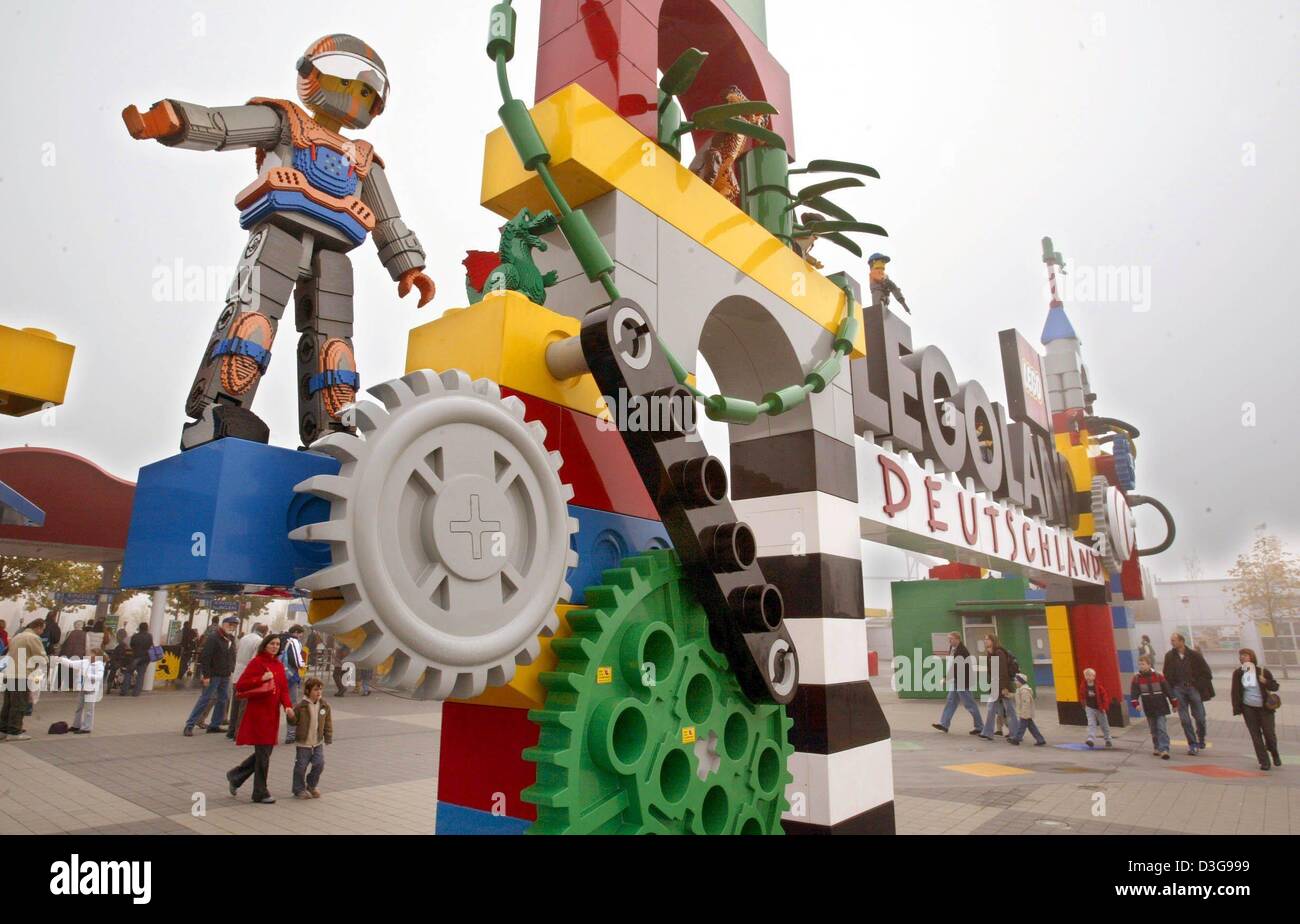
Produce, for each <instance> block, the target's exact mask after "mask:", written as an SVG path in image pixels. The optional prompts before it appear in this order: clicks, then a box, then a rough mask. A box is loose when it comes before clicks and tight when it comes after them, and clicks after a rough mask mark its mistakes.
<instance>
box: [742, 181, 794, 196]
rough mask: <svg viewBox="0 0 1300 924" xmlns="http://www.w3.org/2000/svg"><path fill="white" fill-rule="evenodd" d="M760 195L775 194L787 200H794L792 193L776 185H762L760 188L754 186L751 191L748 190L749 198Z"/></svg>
mask: <svg viewBox="0 0 1300 924" xmlns="http://www.w3.org/2000/svg"><path fill="white" fill-rule="evenodd" d="M762 193H777V194H779V195H782V196H784V197H785V198H787V199H794V197H795V196H794V193H792V192H790V190H788V189H786V188H785V187H784V186H780V185H778V184H776V183H764V184H763V185H762V186H755V187H754V188H753V189H751V190H749V195H751V196H757V195H760V194H762Z"/></svg>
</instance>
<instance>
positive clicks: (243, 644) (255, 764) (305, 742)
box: [182, 616, 342, 805]
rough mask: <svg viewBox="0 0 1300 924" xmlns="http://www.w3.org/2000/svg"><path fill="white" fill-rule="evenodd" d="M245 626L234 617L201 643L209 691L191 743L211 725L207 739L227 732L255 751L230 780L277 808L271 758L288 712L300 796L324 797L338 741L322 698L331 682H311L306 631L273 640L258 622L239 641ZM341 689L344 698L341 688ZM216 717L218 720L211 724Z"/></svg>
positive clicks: (233, 788) (194, 713) (200, 665)
mask: <svg viewBox="0 0 1300 924" xmlns="http://www.w3.org/2000/svg"><path fill="white" fill-rule="evenodd" d="M238 628H239V617H238V616H227V617H226V618H225V619H223V620H222V621H221V622H220V623H219V624H218V625H217V626H216V627H215V628H212V627H210V628H209V630H208V632H207V633H206V634H205V635H204V636H203V638H202V639H201V640H199V641H198V653H197V659H196V661H195V674H196V675H197V677H198V678H199V683H200V684H201V685H202V690H201V692H200V693H199V698H198V700H197V701H196V702H195V704H194V708H193V709H192V710H190V714H189V717H188V718H187V719H186V720H185V726H184V728H183V729H182V734H184V735H185V736H186V737H191V736H193V734H194V729H195V728H196V727H205V733H206V734H210V735H211V734H218V733H222V732H224V733H225V735H226V737H227V738H229V739H230V740H232V741H234V742H235V744H237V745H248V746H251V747H252V748H253V753H251V754H250V755H249V756H248V757H247V758H245V759H244V760H243V761H241V762H240V763H239V764H238V765H237V766H235V767H234V768H233V769H231V770H230V771H229V772H228V773H227V774H226V782H227V784H228V786H229V788H230V794H231V795H232V796H233V795H236V794H237V793H238V792H239V789H240V787H241V786H243V785H244V783H246V782H247V781H248V780H249V778H252V780H253V794H252V795H253V801H254V802H257V803H260V804H263V805H266V804H270V803H273V802H275V798H274V797H273V796H272V795H271V793H270V790H269V788H268V786H267V776H268V774H269V772H270V766H271V752H272V750H273V749H274V747H275V746H276V744H278V743H279V740H280V714H281V712H283V714H284V717H285V721H286V723H287V726H288V731H287V734H286V736H285V739H284V743H285V744H293V745H295V747H296V750H297V755H296V758H295V760H294V767H293V786H292V791H293V795H294V796H295V797H296V798H299V799H319V798H320V789H319V788H318V787H319V783H320V778H321V774H322V773H323V772H324V769H325V745H327V744H330V743H331V742H332V741H333V738H334V723H333V719H332V714H331V710H330V706H329V704H328V703H327V702H326V701H325V699H324V696H323V693H324V684H323V683H322V682H321V680H320V679H319V678H317V677H307V678H306V679H305V681H304V674H305V673H306V667H307V658H308V655H307V651H306V650H305V649H304V647H303V636H304V634H305V631H306V630H305V629H304V628H303V627H302V626H301V625H295V626H291V627H290V628H289V631H287V632H284V633H281V634H273V633H271V632H270V631H269V630H268V627H267V626H266V624H265V623H260V622H259V623H255V624H254V625H253V627H252V629H251V630H250V631H249V632H248V634H246V635H245V636H244V637H243V638H240V639H238V640H236V638H235V633H236V632H237V631H238ZM317 638H319V637H317ZM337 678H338V675H337V674H336V679H337ZM339 689H340V694H341V693H342V686H341V684H340V687H339ZM232 694H233V695H232ZM227 700H230V716H229V721H227V718H226V706H227ZM209 712H211V718H210V719H208V720H207V721H206V722H205V721H204V720H205V717H206V716H207V715H208V713H209Z"/></svg>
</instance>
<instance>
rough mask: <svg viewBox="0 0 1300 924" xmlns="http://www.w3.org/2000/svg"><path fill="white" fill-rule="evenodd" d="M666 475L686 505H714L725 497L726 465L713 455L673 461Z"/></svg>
mask: <svg viewBox="0 0 1300 924" xmlns="http://www.w3.org/2000/svg"><path fill="white" fill-rule="evenodd" d="M668 477H669V478H671V479H672V482H673V487H674V488H676V489H677V492H678V493H679V494H681V495H682V498H683V499H684V501H685V503H686V506H687V507H714V506H716V505H718V504H720V503H722V502H723V501H724V500H726V499H727V467H726V466H725V465H723V464H722V461H721V460H720V459H718V458H716V457H714V456H705V457H704V458H703V459H686V460H685V461H682V462H674V463H673V464H672V465H671V466H670V467H669V469H668Z"/></svg>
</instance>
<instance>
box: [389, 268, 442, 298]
mask: <svg viewBox="0 0 1300 924" xmlns="http://www.w3.org/2000/svg"><path fill="white" fill-rule="evenodd" d="M411 286H415V287H416V288H417V289H419V290H420V304H419V305H418V306H417V307H420V308H423V307H424V306H425V305H427V304H429V302H431V301H433V293H434V292H435V291H436V287H435V286H434V284H433V280H432V279H430V278H429V277H428V276H426V275H424V270H423V269H421V268H419V267H412V268H411V269H409V270H407V271H406V272H405V273H403V274H402V278H401V279H399V280H397V297H398V298H406V296H407V295H409V294H410V292H411Z"/></svg>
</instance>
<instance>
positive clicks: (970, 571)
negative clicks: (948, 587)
mask: <svg viewBox="0 0 1300 924" xmlns="http://www.w3.org/2000/svg"><path fill="white" fill-rule="evenodd" d="M981 576H982V575H981V573H980V566H979V565H963V564H962V563H961V562H949V563H948V564H946V565H935V566H934V567H933V568H931V569H930V578H931V580H935V581H965V580H969V579H972V578H973V579H976V580H978V579H979V578H980V577H981Z"/></svg>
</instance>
